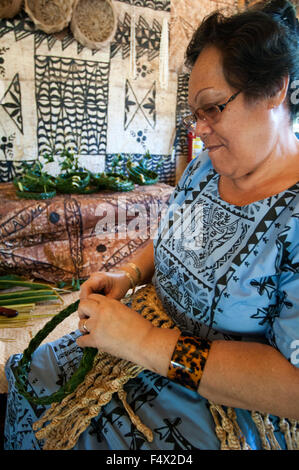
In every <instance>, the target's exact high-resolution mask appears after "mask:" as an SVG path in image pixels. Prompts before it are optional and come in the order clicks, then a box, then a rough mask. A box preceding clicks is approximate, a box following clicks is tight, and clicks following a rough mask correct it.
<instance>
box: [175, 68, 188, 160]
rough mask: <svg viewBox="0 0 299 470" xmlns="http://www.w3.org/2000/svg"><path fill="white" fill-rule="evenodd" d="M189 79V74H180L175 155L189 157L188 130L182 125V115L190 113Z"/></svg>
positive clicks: (177, 157)
mask: <svg viewBox="0 0 299 470" xmlns="http://www.w3.org/2000/svg"><path fill="white" fill-rule="evenodd" d="M188 81H189V74H187V73H181V74H179V75H178V89H177V105H176V136H175V140H174V149H175V156H176V159H177V160H178V159H179V158H180V159H182V158H184V157H185V158H187V155H188V131H187V129H186V128H185V126H183V125H182V117H183V116H185V115H186V114H188V113H189V107H188Z"/></svg>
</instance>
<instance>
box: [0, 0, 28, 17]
mask: <svg viewBox="0 0 299 470" xmlns="http://www.w3.org/2000/svg"><path fill="white" fill-rule="evenodd" d="M22 3H23V0H0V18H13V17H14V16H15V15H17V14H18V13H19V11H20V10H21V8H22Z"/></svg>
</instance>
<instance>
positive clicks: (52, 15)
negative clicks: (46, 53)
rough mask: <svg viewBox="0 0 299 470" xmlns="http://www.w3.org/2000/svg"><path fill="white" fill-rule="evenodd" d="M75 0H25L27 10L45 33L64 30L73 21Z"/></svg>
mask: <svg viewBox="0 0 299 470" xmlns="http://www.w3.org/2000/svg"><path fill="white" fill-rule="evenodd" d="M73 3H74V0H25V11H26V13H27V14H28V16H30V18H31V19H32V21H33V22H34V23H35V25H36V27H37V28H38V29H41V30H42V31H44V32H45V33H49V34H50V33H57V32H59V31H62V30H63V29H64V28H65V27H66V26H68V24H69V23H70V21H71V18H72V11H73Z"/></svg>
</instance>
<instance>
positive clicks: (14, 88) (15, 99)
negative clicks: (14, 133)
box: [1, 73, 24, 134]
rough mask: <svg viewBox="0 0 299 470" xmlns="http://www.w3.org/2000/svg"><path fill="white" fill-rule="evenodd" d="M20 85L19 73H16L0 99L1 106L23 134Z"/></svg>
mask: <svg viewBox="0 0 299 470" xmlns="http://www.w3.org/2000/svg"><path fill="white" fill-rule="evenodd" d="M21 103H22V100H21V87H20V80H19V74H18V73H16V74H15V76H14V77H13V79H12V81H11V83H10V85H9V87H8V88H7V90H6V92H5V93H4V96H3V98H2V99H1V107H2V108H3V109H4V111H5V112H6V113H7V114H8V116H9V117H10V119H11V120H12V121H13V122H14V124H15V125H16V126H17V128H18V130H19V131H20V132H21V133H22V134H23V133H24V132H23V118H22V106H21Z"/></svg>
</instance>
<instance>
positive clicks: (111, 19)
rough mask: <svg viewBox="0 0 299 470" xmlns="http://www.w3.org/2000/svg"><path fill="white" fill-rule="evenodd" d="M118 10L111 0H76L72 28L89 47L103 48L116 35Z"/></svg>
mask: <svg viewBox="0 0 299 470" xmlns="http://www.w3.org/2000/svg"><path fill="white" fill-rule="evenodd" d="M116 26H117V20H116V12H115V8H114V6H113V3H112V2H111V1H110V0H75V3H74V9H73V16H72V21H71V30H72V33H73V35H74V38H75V39H76V40H77V41H78V42H79V43H80V44H82V45H83V46H86V47H88V48H89V49H101V48H102V47H103V46H105V45H106V44H108V43H109V42H110V41H111V40H112V39H113V37H114V34H115V31H116Z"/></svg>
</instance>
